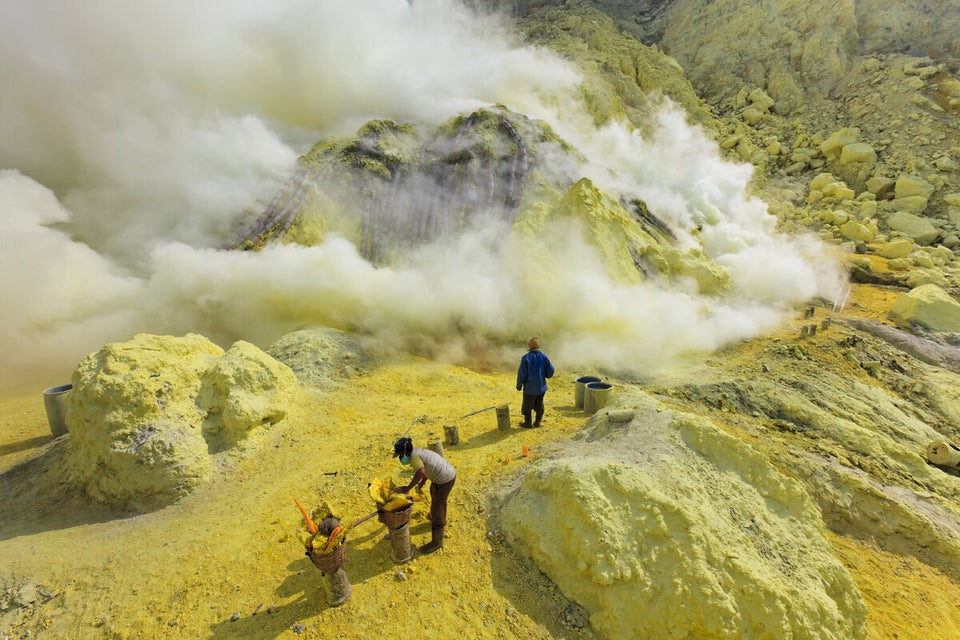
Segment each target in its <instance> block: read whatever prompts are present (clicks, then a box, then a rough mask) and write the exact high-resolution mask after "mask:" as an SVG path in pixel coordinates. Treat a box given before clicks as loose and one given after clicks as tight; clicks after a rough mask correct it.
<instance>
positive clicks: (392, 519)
mask: <svg viewBox="0 0 960 640" xmlns="http://www.w3.org/2000/svg"><path fill="white" fill-rule="evenodd" d="M412 514H413V504H408V505H407V506H405V507H404V508H403V509H397V510H396V511H383V512H382V516H383V523H384V524H385V525H387V528H388V529H390V530H393V529H399V528H400V527H402V526H403V525H405V524H407V523H408V522H410V516H411V515H412Z"/></svg>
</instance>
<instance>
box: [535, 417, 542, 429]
mask: <svg viewBox="0 0 960 640" xmlns="http://www.w3.org/2000/svg"><path fill="white" fill-rule="evenodd" d="M542 420H543V414H542V413H538V414H537V419H536V420H535V421H534V422H533V428H534V429H539V428H540V422H541V421H542Z"/></svg>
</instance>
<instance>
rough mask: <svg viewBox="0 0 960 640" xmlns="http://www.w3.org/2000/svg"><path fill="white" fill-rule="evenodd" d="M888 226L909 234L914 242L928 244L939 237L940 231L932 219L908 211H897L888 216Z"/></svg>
mask: <svg viewBox="0 0 960 640" xmlns="http://www.w3.org/2000/svg"><path fill="white" fill-rule="evenodd" d="M887 226H889V227H890V228H891V229H893V230H894V231H899V232H901V233H903V234H904V235H907V236H909V237H910V238H912V239H913V241H914V242H916V243H917V244H921V245H928V244H930V243H932V242H933V241H934V240H936V239H937V236H938V235H940V231H939V230H938V229H937V228H936V227H935V226H933V225H932V224H930V221H929V220H927V219H926V218H921V217H920V216H915V215H913V214H912V213H907V212H906V211H896V212H894V213H892V214H891V215H890V216H889V217H888V218H887Z"/></svg>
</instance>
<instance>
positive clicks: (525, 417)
mask: <svg viewBox="0 0 960 640" xmlns="http://www.w3.org/2000/svg"><path fill="white" fill-rule="evenodd" d="M530 414H531V412H530V411H527V412H526V413H524V414H523V422H521V423H520V426H521V427H523V428H524V429H530V428H531V427H533V425H532V424H530Z"/></svg>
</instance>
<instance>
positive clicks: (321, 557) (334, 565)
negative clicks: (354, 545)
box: [307, 537, 347, 573]
mask: <svg viewBox="0 0 960 640" xmlns="http://www.w3.org/2000/svg"><path fill="white" fill-rule="evenodd" d="M307 555H309V556H310V560H311V561H312V562H313V564H315V565H316V566H317V569H320V571H323V572H324V573H334V572H335V571H336V570H337V569H339V568H340V565H342V564H343V563H344V562H346V561H347V539H346V537H344V539H343V540H341V541H340V545H339V546H338V547H337V548H336V549H334V550H333V551H331V552H330V553H327V554H321V553H319V552H318V551H316V550H312V551H310V553H309V554H307Z"/></svg>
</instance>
